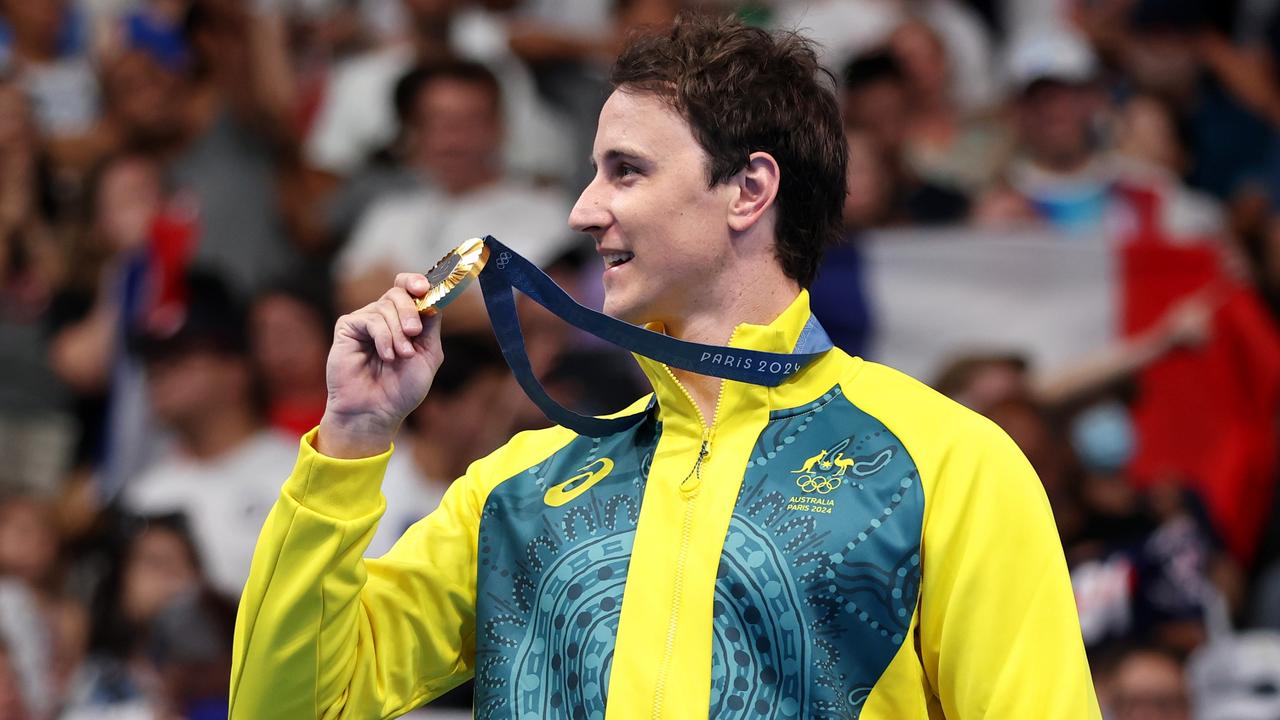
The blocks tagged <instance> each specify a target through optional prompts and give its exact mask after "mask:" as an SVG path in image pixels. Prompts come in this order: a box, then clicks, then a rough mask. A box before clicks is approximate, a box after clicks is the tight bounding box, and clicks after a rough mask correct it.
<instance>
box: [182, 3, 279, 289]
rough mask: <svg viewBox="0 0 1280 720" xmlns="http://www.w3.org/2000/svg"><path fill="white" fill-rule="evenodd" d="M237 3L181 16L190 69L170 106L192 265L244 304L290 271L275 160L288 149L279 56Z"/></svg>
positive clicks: (261, 26) (259, 21)
mask: <svg viewBox="0 0 1280 720" xmlns="http://www.w3.org/2000/svg"><path fill="white" fill-rule="evenodd" d="M245 5H246V4H243V3H238V2H236V3H228V2H219V1H218V0H195V1H194V2H193V3H192V6H191V11H190V12H189V13H188V15H187V21H186V31H187V42H188V43H189V44H190V46H191V48H192V64H191V65H190V68H189V70H188V73H187V76H186V78H185V84H184V87H183V88H182V89H181V91H180V92H179V93H178V98H176V100H178V101H180V102H182V107H183V111H184V114H185V115H186V118H187V127H188V131H189V132H188V135H187V142H186V143H185V144H184V145H183V147H182V150H181V152H179V153H178V154H177V155H175V156H174V157H173V159H172V163H171V165H170V166H169V170H170V174H171V176H172V179H173V182H174V183H175V185H176V186H177V187H178V188H180V189H182V190H184V191H185V192H186V194H188V195H189V196H190V198H191V200H192V201H193V203H194V210H195V213H196V215H195V218H196V226H197V237H198V239H199V242H198V244H197V248H196V254H195V260H194V262H195V263H196V264H197V265H199V266H200V267H201V268H203V269H205V270H207V271H210V272H214V273H217V274H218V275H219V276H221V277H222V279H223V280H224V282H226V283H228V284H229V286H230V287H231V288H232V290H233V291H234V292H235V293H236V295H237V296H238V297H239V298H241V299H242V300H245V299H247V298H249V297H252V295H253V294H254V293H255V292H256V291H257V290H258V289H260V288H261V286H262V285H263V284H264V283H265V282H267V281H268V280H269V279H271V278H274V277H279V276H281V275H283V274H285V273H286V272H289V271H293V270H295V269H296V268H297V267H298V265H299V264H300V263H301V257H300V255H301V254H300V253H299V251H298V249H297V248H295V247H294V246H293V245H292V244H290V241H289V238H288V236H287V233H286V232H285V228H284V219H283V217H282V213H281V197H280V193H279V192H278V187H277V182H278V172H279V171H280V169H281V168H280V167H279V165H278V163H277V159H278V158H279V157H287V156H288V154H289V152H290V151H291V149H292V148H291V143H292V139H293V130H292V127H291V126H290V124H289V123H290V120H291V117H292V115H291V113H292V112H293V107H292V105H291V104H290V102H291V96H290V95H289V94H288V93H285V92H283V91H277V90H276V88H275V86H274V85H272V84H271V83H270V80H271V79H272V78H273V76H274V75H273V73H271V72H269V70H270V68H271V67H272V63H273V62H283V60H282V59H281V58H279V57H277V56H278V55H281V54H283V52H284V49H283V48H281V47H278V46H277V45H274V44H272V42H269V40H270V39H271V38H272V37H273V36H272V35H271V34H270V33H268V32H266V30H267V29H268V25H267V24H266V20H265V19H263V18H261V17H256V16H252V15H251V14H250V12H249V10H248V9H246V8H245Z"/></svg>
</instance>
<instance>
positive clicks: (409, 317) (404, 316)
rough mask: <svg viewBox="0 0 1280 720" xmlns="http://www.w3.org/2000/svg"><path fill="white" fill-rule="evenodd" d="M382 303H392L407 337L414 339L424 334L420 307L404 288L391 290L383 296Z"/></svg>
mask: <svg viewBox="0 0 1280 720" xmlns="http://www.w3.org/2000/svg"><path fill="white" fill-rule="evenodd" d="M381 302H390V303H391V306H392V307H393V308H395V313H396V317H397V318H398V319H399V322H400V327H401V328H402V330H403V331H404V334H405V335H406V336H408V337H413V336H414V335H417V334H418V333H420V332H422V316H421V315H419V314H418V307H417V306H416V305H414V302H413V298H412V297H410V296H409V293H408V292H407V291H406V290H405V289H404V288H401V287H393V288H391V289H390V290H388V291H387V292H386V293H384V294H383V295H382V301H381Z"/></svg>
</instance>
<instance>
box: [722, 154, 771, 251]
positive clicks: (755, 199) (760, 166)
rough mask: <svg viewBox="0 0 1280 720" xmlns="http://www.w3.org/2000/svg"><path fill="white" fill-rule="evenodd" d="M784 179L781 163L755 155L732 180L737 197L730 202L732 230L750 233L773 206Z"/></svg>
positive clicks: (730, 224)
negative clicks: (748, 231)
mask: <svg viewBox="0 0 1280 720" xmlns="http://www.w3.org/2000/svg"><path fill="white" fill-rule="evenodd" d="M781 180H782V174H781V171H780V170H779V169H778V161H777V160H774V159H773V156H772V155H770V154H769V153H766V152H754V153H751V156H750V157H748V158H747V166H746V167H744V168H742V169H741V170H739V171H738V173H737V174H736V175H734V176H733V177H732V178H730V180H729V183H730V185H732V187H733V189H734V195H733V197H732V198H730V201H729V227H730V229H732V230H733V231H735V232H743V231H746V230H749V229H750V228H751V227H752V226H754V225H755V224H756V223H757V222H759V221H760V218H761V217H763V216H764V214H765V213H766V212H768V210H769V208H771V207H773V204H774V200H775V199H777V197H778V185H779V183H780V182H781Z"/></svg>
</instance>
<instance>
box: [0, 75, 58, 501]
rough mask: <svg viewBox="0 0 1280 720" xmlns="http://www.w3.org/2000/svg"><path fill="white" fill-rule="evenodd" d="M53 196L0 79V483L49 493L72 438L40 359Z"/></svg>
mask: <svg viewBox="0 0 1280 720" xmlns="http://www.w3.org/2000/svg"><path fill="white" fill-rule="evenodd" d="M57 200H58V199H57V196H56V194H55V191H54V186H53V180H52V176H51V174H50V169H49V164H48V162H47V158H46V156H45V155H44V154H43V153H42V146H41V144H40V142H39V138H38V137H37V135H36V129H35V126H34V124H33V123H32V119H31V115H30V113H29V110H28V106H27V103H26V101H25V99H24V97H23V94H22V92H21V90H20V89H19V88H18V87H17V86H16V85H15V84H13V83H12V82H8V81H4V80H0V457H3V458H5V462H4V463H0V490H8V491H12V490H14V489H23V490H26V491H31V492H35V493H38V494H43V495H52V494H54V493H55V492H56V491H57V489H58V482H59V481H60V480H61V477H62V473H63V472H64V471H65V470H66V466H67V459H68V457H69V455H70V452H71V449H72V447H73V446H74V442H75V429H74V427H73V425H72V421H71V416H70V414H69V410H70V407H69V405H70V401H71V397H70V394H69V393H68V391H67V389H66V387H64V386H63V384H62V383H61V382H59V381H58V378H57V377H56V376H55V375H54V374H53V373H52V372H51V371H50V369H49V366H48V362H47V360H46V356H47V352H48V348H49V334H50V331H51V329H52V328H51V322H52V314H53V305H54V301H55V299H56V297H57V296H58V293H59V292H60V290H61V289H62V279H63V277H64V272H65V267H66V258H65V257H64V252H63V248H62V246H61V243H60V239H59V237H58V235H57V232H56V226H55V223H56V222H57V221H58V220H59V219H60V218H59V217H58V216H59V204H58V201H57Z"/></svg>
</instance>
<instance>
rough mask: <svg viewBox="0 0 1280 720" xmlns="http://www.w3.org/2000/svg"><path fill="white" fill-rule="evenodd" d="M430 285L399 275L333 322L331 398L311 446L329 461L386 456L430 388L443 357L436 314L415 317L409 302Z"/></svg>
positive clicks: (328, 369) (410, 275)
mask: <svg viewBox="0 0 1280 720" xmlns="http://www.w3.org/2000/svg"><path fill="white" fill-rule="evenodd" d="M429 288H430V283H428V282H427V278H426V277H425V276H423V275H419V274H417V273H401V274H400V275H397V276H396V283H395V287H393V288H391V289H390V290H388V291H387V292H386V293H384V294H383V296H382V297H381V298H379V299H378V300H375V301H374V302H372V303H369V304H368V305H366V306H364V307H363V308H361V309H359V310H357V311H355V312H353V313H351V314H349V315H343V316H342V317H341V318H339V319H338V324H337V327H336V328H335V330H334V337H333V347H332V348H331V349H330V350H329V361H328V365H327V367H326V370H325V379H326V382H327V384H328V387H329V398H328V401H327V403H326V404H325V410H324V418H323V419H322V420H321V421H320V432H319V433H318V434H317V436H316V449H317V450H319V451H320V452H321V453H323V454H325V455H328V456H330V457H337V458H361V457H371V456H373V455H378V454H380V453H383V452H385V451H386V449H387V448H388V447H390V445H391V439H392V437H394V436H395V433H396V430H398V429H399V427H400V423H402V422H403V421H404V419H405V417H406V416H408V415H409V413H411V412H413V410H414V408H416V407H418V405H419V404H421V403H422V399H423V398H425V397H426V396H427V391H428V390H429V389H431V381H432V380H433V379H435V376H436V371H437V370H438V369H439V368H440V363H441V362H443V361H444V353H443V351H442V349H441V347H440V316H439V315H438V314H437V315H434V316H431V317H425V316H422V315H419V313H418V310H417V308H416V307H414V303H413V301H414V298H420V297H422V296H424V295H426V294H427V290H428V289H429Z"/></svg>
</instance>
